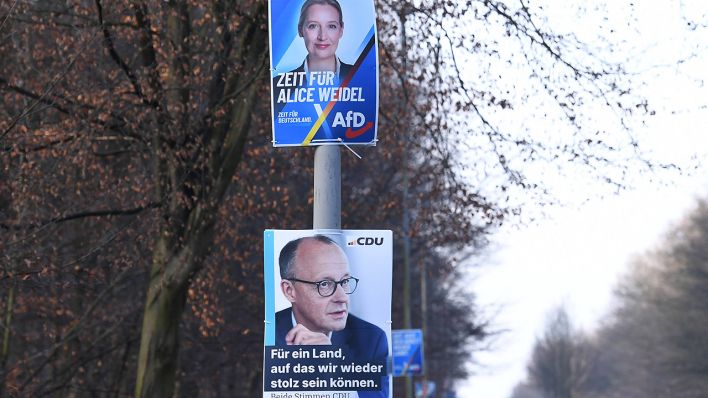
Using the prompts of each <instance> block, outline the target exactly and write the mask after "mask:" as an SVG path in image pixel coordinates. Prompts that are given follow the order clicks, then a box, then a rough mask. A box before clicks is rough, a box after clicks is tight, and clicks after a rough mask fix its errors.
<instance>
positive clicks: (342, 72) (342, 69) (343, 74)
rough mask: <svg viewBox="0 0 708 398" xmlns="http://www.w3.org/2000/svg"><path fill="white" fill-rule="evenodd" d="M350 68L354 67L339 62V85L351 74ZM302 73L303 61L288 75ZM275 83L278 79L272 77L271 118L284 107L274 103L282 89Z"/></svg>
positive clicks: (303, 69) (276, 115) (303, 68)
mask: <svg viewBox="0 0 708 398" xmlns="http://www.w3.org/2000/svg"><path fill="white" fill-rule="evenodd" d="M352 67H354V65H349V64H345V63H344V62H342V61H339V76H338V78H339V82H340V84H341V82H342V81H344V79H346V78H347V75H349V72H351V70H352ZM304 71H305V62H304V61H303V62H302V64H301V65H300V66H299V67H297V68H296V69H293V70H291V71H290V72H288V73H292V72H304ZM277 82H278V77H274V78H273V117H278V113H280V111H282V110H283V108H284V107H285V105H286V104H279V103H277V102H276V101H278V97H279V96H280V90H282V89H283V88H282V87H278V85H277ZM299 87H300V86H299V85H298V86H292V87H288V88H299Z"/></svg>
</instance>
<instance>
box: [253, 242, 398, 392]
mask: <svg viewBox="0 0 708 398" xmlns="http://www.w3.org/2000/svg"><path fill="white" fill-rule="evenodd" d="M275 232H276V234H277V233H278V232H284V233H292V234H293V236H292V237H285V238H282V243H281V244H280V245H274V246H276V247H279V249H277V248H274V250H273V257H274V258H273V264H272V266H273V267H274V268H276V270H275V272H274V273H273V279H274V280H273V284H272V289H273V293H274V296H276V300H274V301H276V302H278V304H277V305H276V306H274V307H273V309H272V311H273V312H274V317H273V318H271V319H273V320H274V325H272V324H271V325H270V327H272V326H274V328H273V329H271V336H272V337H271V345H274V346H308V345H317V346H332V347H333V348H343V350H344V352H346V353H347V360H348V361H349V362H355V363H361V364H364V363H386V362H387V359H388V357H389V354H390V348H389V347H390V345H389V343H390V284H391V279H390V275H391V269H390V268H391V264H390V259H385V258H382V257H385V256H381V255H378V256H377V255H374V256H371V257H373V258H368V257H369V256H367V250H370V251H371V253H379V252H383V251H385V250H384V249H382V248H381V247H372V248H367V247H365V246H358V247H357V246H356V241H357V239H359V240H360V241H361V238H359V237H356V236H354V237H348V236H344V237H340V238H337V237H335V239H333V238H332V237H330V236H326V235H322V234H305V235H304V236H297V235H298V234H296V233H294V232H307V231H275ZM385 232H387V233H388V234H389V235H388V236H389V238H388V239H390V232H389V231H385ZM300 235H303V234H302V233H301V234H300ZM347 241H350V242H351V243H350V244H352V246H349V244H348V242H347ZM380 241H381V242H383V241H384V238H381V240H380ZM377 242H379V241H378V240H377ZM266 243H267V242H266ZM281 245H282V247H280V246H281ZM343 247H345V248H346V247H350V248H351V247H354V248H351V249H350V250H349V252H351V254H348V252H347V250H346V249H343ZM350 257H352V258H350ZM374 258H375V259H379V260H380V262H377V261H372V260H374ZM352 260H356V261H355V262H356V264H352ZM377 271H378V272H377ZM266 291H268V287H266ZM267 301H268V300H267ZM354 308H355V310H354V311H356V312H354V311H353V309H354ZM268 311H269V309H268V308H266V313H268ZM386 318H388V319H386ZM266 319H268V314H266ZM383 319H386V320H385V321H382V320H383ZM370 320H371V321H370ZM268 327H269V326H268V325H267V328H268ZM268 334H269V333H268V331H266V335H267V336H266V345H269V344H268V343H269V342H268ZM388 379H389V378H388V377H386V378H384V380H383V381H382V389H381V391H359V392H358V395H359V397H361V398H364V397H388V396H389V380H388Z"/></svg>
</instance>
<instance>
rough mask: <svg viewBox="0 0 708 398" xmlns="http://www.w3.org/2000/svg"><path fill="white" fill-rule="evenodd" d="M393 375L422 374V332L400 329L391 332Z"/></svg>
mask: <svg viewBox="0 0 708 398" xmlns="http://www.w3.org/2000/svg"><path fill="white" fill-rule="evenodd" d="M392 338H393V375H394V376H418V375H422V374H423V332H422V331H421V330H420V329H400V330H394V331H393V332H392Z"/></svg>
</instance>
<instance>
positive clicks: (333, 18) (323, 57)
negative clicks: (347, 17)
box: [273, 0, 352, 116]
mask: <svg viewBox="0 0 708 398" xmlns="http://www.w3.org/2000/svg"><path fill="white" fill-rule="evenodd" d="M297 32H298V36H300V37H302V39H303V41H304V43H305V49H307V56H306V57H305V59H304V60H303V62H302V64H301V65H300V66H299V67H298V68H296V69H294V70H292V71H290V72H287V73H285V76H284V77H283V76H280V77H276V78H274V80H273V87H275V88H276V90H275V95H274V100H275V102H276V103H275V115H276V116H277V115H278V114H279V111H280V110H282V108H283V107H284V106H285V104H286V103H287V102H290V100H291V97H292V96H293V95H292V94H291V93H295V92H296V90H297V89H298V88H301V87H303V86H307V87H312V86H318V85H319V86H321V85H327V86H335V87H336V86H339V85H340V83H341V82H342V81H343V80H344V79H345V78H346V76H347V75H348V74H349V72H350V71H351V69H352V65H350V64H347V63H344V62H342V61H341V60H340V59H339V57H337V48H338V46H339V40H340V39H341V38H342V36H343V35H344V18H343V15H342V7H341V6H340V4H339V2H338V1H337V0H306V1H305V2H304V3H303V5H302V8H301V9H300V17H299V20H298V24H297ZM313 72H315V73H313ZM283 90H286V91H285V92H283ZM283 99H285V100H283ZM294 102H297V101H294Z"/></svg>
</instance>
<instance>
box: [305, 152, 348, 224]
mask: <svg viewBox="0 0 708 398" xmlns="http://www.w3.org/2000/svg"><path fill="white" fill-rule="evenodd" d="M314 189H315V198H314V199H315V201H314V204H313V211H312V227H313V228H314V229H342V161H341V154H340V149H339V146H336V145H322V146H319V147H317V149H316V150H315V181H314Z"/></svg>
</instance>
